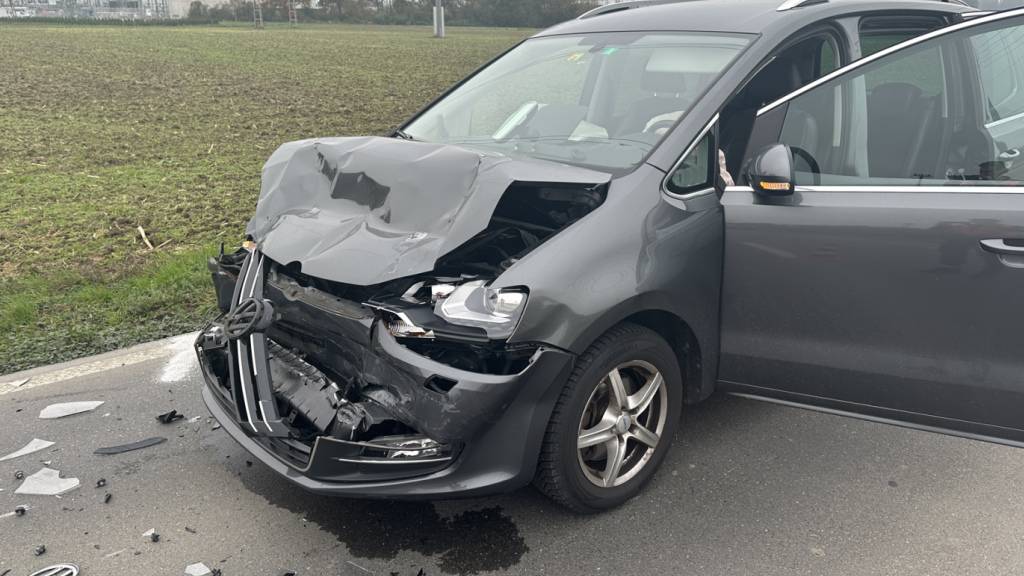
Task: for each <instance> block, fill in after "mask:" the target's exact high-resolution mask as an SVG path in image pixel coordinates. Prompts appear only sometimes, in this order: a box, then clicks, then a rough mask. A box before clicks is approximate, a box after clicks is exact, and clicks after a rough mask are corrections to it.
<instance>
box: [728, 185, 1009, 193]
mask: <svg viewBox="0 0 1024 576" xmlns="http://www.w3.org/2000/svg"><path fill="white" fill-rule="evenodd" d="M725 191H726V192H753V191H754V189H753V188H751V187H750V186H728V187H726V189H725ZM796 192H864V193H874V194H881V193H902V192H915V193H918V194H1024V184H1022V185H1020V186H885V185H880V184H865V185H863V186H797V187H796Z"/></svg>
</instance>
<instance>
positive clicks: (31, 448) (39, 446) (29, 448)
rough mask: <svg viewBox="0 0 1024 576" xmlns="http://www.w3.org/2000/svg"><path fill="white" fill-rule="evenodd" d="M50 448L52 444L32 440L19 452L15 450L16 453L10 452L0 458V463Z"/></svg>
mask: <svg viewBox="0 0 1024 576" xmlns="http://www.w3.org/2000/svg"><path fill="white" fill-rule="evenodd" d="M50 446H53V442H50V441H48V440H40V439H38V438H33V439H32V441H31V442H29V443H28V444H26V445H25V447H24V448H22V449H21V450H16V451H14V452H11V453H10V454H8V455H6V456H3V457H0V462H3V461H5V460H13V459H15V458H18V457H20V456H24V455H26V454H31V453H33V452H39V451H40V450H45V449H46V448H49V447H50Z"/></svg>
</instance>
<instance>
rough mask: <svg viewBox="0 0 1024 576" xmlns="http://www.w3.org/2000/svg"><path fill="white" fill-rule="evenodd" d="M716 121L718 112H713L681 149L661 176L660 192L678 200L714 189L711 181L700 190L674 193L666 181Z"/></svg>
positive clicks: (687, 198)
mask: <svg viewBox="0 0 1024 576" xmlns="http://www.w3.org/2000/svg"><path fill="white" fill-rule="evenodd" d="M717 123H718V113H715V115H714V116H712V117H711V120H709V121H708V123H707V124H705V125H704V127H703V128H701V129H700V132H698V133H697V137H696V138H694V139H693V140H692V141H691V142H690V144H689V145H687V146H686V149H685V150H683V153H682V155H681V156H679V159H678V160H676V163H675V164H673V165H672V169H671V170H669V171H668V173H666V174H665V177H664V178H662V180H661V191H662V192H664V193H665V194H668V195H669V196H671V197H673V198H678V199H679V200H692V199H693V198H697V197H699V196H704V195H706V194H707V193H708V192H709V191H712V192H713V191H714V189H715V187H714V184H713V183H712V186H710V187H709V188H704V189H701V190H697V191H696V192H690V193H689V194H676V193H675V192H672V191H671V190H669V187H668V181H669V180H670V179H671V178H672V175H673V174H675V173H676V170H678V169H679V167H680V166H681V165H682V163H683V161H684V160H686V157H687V156H689V155H690V152H693V149H694V148H696V147H697V145H698V144H700V141H701V139H702V138H704V137H705V136H707V135H708V132H710V131H711V129H712V128H714V127H715V124H717ZM715 144H716V145H717V144H718V143H717V142H716V143H715Z"/></svg>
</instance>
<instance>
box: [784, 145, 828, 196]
mask: <svg viewBox="0 0 1024 576" xmlns="http://www.w3.org/2000/svg"><path fill="white" fill-rule="evenodd" d="M789 149H790V150H791V151H792V152H793V156H797V157H799V158H800V159H801V160H803V161H804V162H807V165H808V166H809V167H810V168H811V176H812V177H813V178H814V186H818V185H820V184H821V167H820V166H818V161H817V160H815V159H814V156H811V153H810V152H808V151H807V150H804V149H803V148H798V147H796V146H790V147H789Z"/></svg>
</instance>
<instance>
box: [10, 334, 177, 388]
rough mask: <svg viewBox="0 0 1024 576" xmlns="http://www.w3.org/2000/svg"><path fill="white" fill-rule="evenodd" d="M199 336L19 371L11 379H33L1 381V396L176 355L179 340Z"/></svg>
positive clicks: (169, 340)
mask: <svg viewBox="0 0 1024 576" xmlns="http://www.w3.org/2000/svg"><path fill="white" fill-rule="evenodd" d="M196 335H197V334H196V333H192V334H184V335H181V336H175V337H173V338H168V339H166V340H158V341H156V342H149V343H147V344H140V345H138V346H132V347H131V348H125V349H123V350H115V351H114V352H108V353H106V354H100V355H98V356H92V357H88V358H82V359H79V360H72V361H71V362H65V363H62V364H56V365H54V366H44V367H41V368H33V369H32V370H28V371H26V372H23V373H19V374H11V375H9V376H8V378H11V379H13V381H14V382H18V381H19V380H21V379H23V378H26V377H27V378H31V380H29V381H28V382H26V383H25V384H23V385H21V386H20V387H14V386H11V385H10V384H6V383H3V382H0V396H3V395H4V394H10V393H12V392H20V391H22V390H31V389H33V388H38V387H40V386H46V385H47V384H56V383H57V382H64V381H66V380H71V379H73V378H81V377H83V376H89V375H92V374H98V373H100V372H106V371H107V370H113V369H115V368H122V367H124V366H132V365H134V364H139V363H142V362H146V361H149V360H155V359H157V358H166V357H167V356H174V355H176V354H178V353H180V352H181V349H180V348H181V344H180V342H182V341H189V340H194V339H195V337H196ZM182 357H183V358H184V355H182ZM181 362H182V363H183V362H184V360H181Z"/></svg>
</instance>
